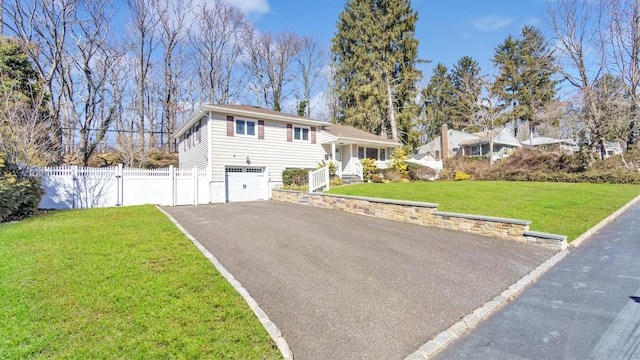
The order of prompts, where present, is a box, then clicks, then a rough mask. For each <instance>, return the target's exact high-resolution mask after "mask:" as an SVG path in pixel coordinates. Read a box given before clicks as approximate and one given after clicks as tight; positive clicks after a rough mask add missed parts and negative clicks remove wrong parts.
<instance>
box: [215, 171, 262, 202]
mask: <svg viewBox="0 0 640 360" xmlns="http://www.w3.org/2000/svg"><path fill="white" fill-rule="evenodd" d="M266 175H267V174H266V173H265V172H264V168H256V167H226V168H225V178H226V184H227V189H226V193H227V202H235V201H255V200H267V197H268V195H267V194H268V189H267V186H268V185H267V176H266Z"/></svg>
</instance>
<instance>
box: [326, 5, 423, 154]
mask: <svg viewBox="0 0 640 360" xmlns="http://www.w3.org/2000/svg"><path fill="white" fill-rule="evenodd" d="M417 19H418V15H417V12H415V11H413V10H412V8H411V1H410V0H348V1H347V3H346V5H345V9H344V11H343V12H342V13H341V14H340V18H339V20H338V24H337V33H336V35H335V36H334V38H333V39H332V45H331V51H332V54H333V55H332V60H333V65H334V69H335V72H334V83H335V92H336V95H337V98H338V107H339V111H338V117H337V119H335V120H336V121H337V122H339V123H344V124H348V125H352V126H355V127H358V128H361V129H363V130H365V131H369V132H371V133H374V134H378V135H381V136H383V137H385V138H390V139H393V140H397V141H401V142H404V143H409V142H411V143H413V142H416V141H417V138H416V137H415V136H413V135H414V134H413V130H412V129H413V120H414V119H415V117H416V116H417V114H418V112H419V108H418V106H417V105H416V103H415V99H416V94H417V89H416V82H417V81H418V80H419V79H420V78H421V77H422V73H421V72H420V71H419V70H417V69H416V67H415V64H416V62H417V57H418V40H416V38H415V23H416V21H417Z"/></svg>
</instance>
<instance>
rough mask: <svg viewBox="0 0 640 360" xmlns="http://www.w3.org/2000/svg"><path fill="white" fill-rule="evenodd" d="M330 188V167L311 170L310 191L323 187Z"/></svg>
mask: <svg viewBox="0 0 640 360" xmlns="http://www.w3.org/2000/svg"><path fill="white" fill-rule="evenodd" d="M323 187H324V188H326V189H327V190H329V167H328V166H325V167H322V168H320V169H318V170H311V171H309V192H314V191H316V190H318V189H321V188H323Z"/></svg>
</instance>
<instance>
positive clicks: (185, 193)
mask: <svg viewBox="0 0 640 360" xmlns="http://www.w3.org/2000/svg"><path fill="white" fill-rule="evenodd" d="M34 175H37V176H39V177H40V178H41V187H42V188H43V189H44V192H45V193H44V196H43V197H42V200H41V201H40V205H39V207H40V208H41V209H81V208H94V207H112V206H128V205H142V204H157V205H166V206H176V205H198V204H207V203H209V181H208V179H207V173H206V170H205V169H198V168H192V169H179V168H175V167H173V166H170V167H168V168H163V169H137V168H127V167H123V166H122V165H118V166H115V167H108V168H83V167H77V166H65V167H48V168H38V169H35V170H34Z"/></svg>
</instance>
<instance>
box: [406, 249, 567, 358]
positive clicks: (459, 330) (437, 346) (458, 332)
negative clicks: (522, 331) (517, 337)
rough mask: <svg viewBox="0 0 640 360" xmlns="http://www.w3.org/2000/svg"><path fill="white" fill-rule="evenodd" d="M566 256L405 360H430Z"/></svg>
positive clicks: (545, 265)
mask: <svg viewBox="0 0 640 360" xmlns="http://www.w3.org/2000/svg"><path fill="white" fill-rule="evenodd" d="M567 254H569V251H568V250H562V251H560V252H558V253H557V254H555V255H554V256H552V257H551V258H549V259H548V260H547V261H545V262H543V263H542V264H540V265H538V266H537V267H536V268H535V269H533V270H531V272H530V273H529V274H527V275H525V276H523V277H522V278H521V279H520V280H518V281H517V282H516V283H515V284H513V285H511V286H509V288H507V289H506V290H504V291H503V292H502V293H500V295H498V296H496V297H494V298H493V299H491V300H489V301H487V302H486V303H484V305H482V306H481V307H479V308H477V309H475V310H474V311H473V312H472V313H470V314H468V315H467V316H465V317H463V318H462V320H460V321H458V322H457V323H455V324H453V325H451V326H450V327H449V328H448V329H446V330H444V331H442V332H440V333H439V334H438V335H436V336H435V337H434V338H433V339H431V340H429V341H427V342H426V343H425V344H423V345H422V346H420V347H419V348H418V350H416V351H415V352H414V353H412V354H410V355H409V356H407V357H406V358H405V360H429V359H432V358H433V357H435V356H436V355H437V354H438V353H440V352H441V351H442V350H444V349H445V348H446V347H447V346H449V345H451V344H452V343H453V342H454V341H456V340H457V339H458V338H460V337H462V336H463V335H465V334H466V333H467V332H469V331H470V330H471V329H473V328H474V327H475V326H476V325H477V324H478V323H480V322H481V321H482V320H484V319H486V318H488V317H489V316H490V315H492V314H493V313H495V312H497V311H498V310H499V309H500V308H501V307H503V306H504V305H506V304H507V303H509V302H511V301H512V300H513V299H514V298H515V297H516V296H518V295H519V294H520V293H521V292H522V291H524V289H525V288H526V287H527V286H528V285H529V284H532V283H534V282H536V281H537V280H538V279H539V278H540V277H541V276H542V275H543V274H544V273H546V272H547V271H549V270H550V269H551V268H552V267H553V266H554V265H555V264H557V263H558V262H559V261H560V260H562V259H564V258H565V256H567Z"/></svg>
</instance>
